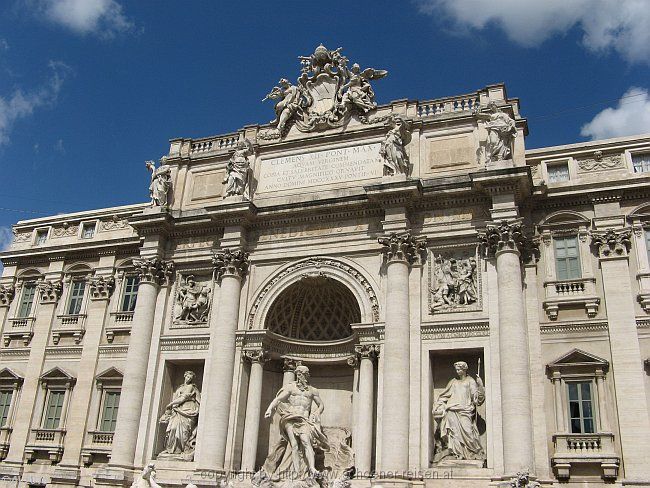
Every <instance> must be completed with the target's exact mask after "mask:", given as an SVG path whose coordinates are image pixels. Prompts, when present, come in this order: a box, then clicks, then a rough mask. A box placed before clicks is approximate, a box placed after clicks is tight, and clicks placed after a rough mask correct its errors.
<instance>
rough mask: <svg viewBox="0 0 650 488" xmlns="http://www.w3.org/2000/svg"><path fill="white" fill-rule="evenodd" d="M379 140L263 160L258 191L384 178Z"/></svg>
mask: <svg viewBox="0 0 650 488" xmlns="http://www.w3.org/2000/svg"><path fill="white" fill-rule="evenodd" d="M382 172H383V165H382V162H381V158H380V156H379V143H375V144H363V145H360V146H351V147H340V148H334V149H326V150H324V151H315V152H309V153H304V154H294V155H291V156H283V157H280V158H272V159H265V160H262V164H261V166H260V173H259V178H258V180H259V184H258V186H257V193H266V192H275V191H283V190H293V189H299V188H305V187H310V186H325V185H332V184H337V183H344V182H348V181H358V180H368V179H371V178H380V177H381V176H382Z"/></svg>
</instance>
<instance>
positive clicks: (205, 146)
mask: <svg viewBox="0 0 650 488" xmlns="http://www.w3.org/2000/svg"><path fill="white" fill-rule="evenodd" d="M238 140H239V134H237V133H234V134H225V135H222V136H218V137H212V138H209V139H201V140H199V141H193V142H192V144H191V146H190V155H192V156H199V155H201V154H206V153H210V152H213V151H220V150H224V149H229V148H233V147H235V144H237V141H238Z"/></svg>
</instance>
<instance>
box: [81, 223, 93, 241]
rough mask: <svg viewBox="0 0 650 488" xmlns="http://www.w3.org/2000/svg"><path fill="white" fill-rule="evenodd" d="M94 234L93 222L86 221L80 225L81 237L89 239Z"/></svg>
mask: <svg viewBox="0 0 650 488" xmlns="http://www.w3.org/2000/svg"><path fill="white" fill-rule="evenodd" d="M94 235H95V222H86V223H85V224H83V225H82V226H81V238H82V239H90V238H91V237H93V236H94Z"/></svg>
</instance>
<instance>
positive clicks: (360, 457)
mask: <svg viewBox="0 0 650 488" xmlns="http://www.w3.org/2000/svg"><path fill="white" fill-rule="evenodd" d="M378 349H379V346H375V345H359V346H356V347H355V352H356V353H357V355H358V359H357V360H358V362H359V391H358V395H357V397H356V399H357V403H358V404H357V405H354V408H355V409H356V410H357V426H356V427H357V428H356V431H355V434H356V435H357V438H356V439H353V440H352V441H353V448H354V454H355V463H356V468H357V473H358V475H360V476H368V475H369V474H370V470H371V467H372V440H373V439H372V438H373V432H374V428H375V423H374V405H375V366H374V363H375V358H376V356H377V351H378Z"/></svg>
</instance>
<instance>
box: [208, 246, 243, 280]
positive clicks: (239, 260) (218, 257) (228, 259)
mask: <svg viewBox="0 0 650 488" xmlns="http://www.w3.org/2000/svg"><path fill="white" fill-rule="evenodd" d="M212 264H213V265H214V269H215V270H216V272H217V275H218V276H237V277H239V278H243V276H244V275H245V274H246V271H247V270H248V264H249V259H248V253H247V252H244V251H242V250H241V249H236V250H231V249H224V250H223V251H219V252H215V253H214V254H213V255H212Z"/></svg>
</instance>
